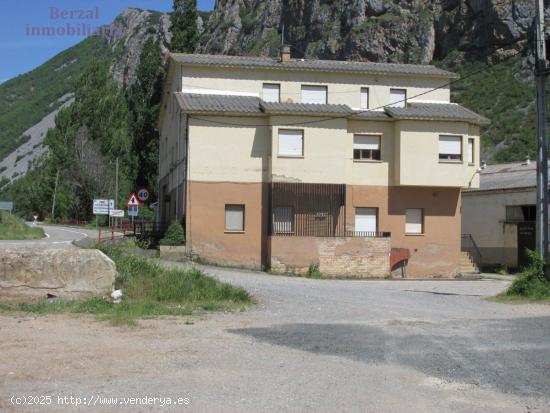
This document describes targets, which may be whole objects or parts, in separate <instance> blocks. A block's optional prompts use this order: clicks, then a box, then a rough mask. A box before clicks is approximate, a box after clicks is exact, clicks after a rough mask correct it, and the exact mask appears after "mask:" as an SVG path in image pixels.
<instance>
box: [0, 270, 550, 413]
mask: <svg viewBox="0 0 550 413" xmlns="http://www.w3.org/2000/svg"><path fill="white" fill-rule="evenodd" d="M169 265H177V264H169ZM205 270H206V271H207V272H208V273H209V274H211V275H212V276H214V277H217V278H219V279H221V280H224V281H228V282H231V283H234V284H239V285H242V286H243V287H245V288H247V289H248V290H249V291H250V292H252V293H253V294H254V296H255V297H256V299H257V301H258V304H257V305H256V306H254V307H253V308H251V309H250V310H249V311H246V312H240V313H239V312H237V313H224V314H210V315H207V316H200V317H199V316H197V317H190V318H164V319H160V320H145V321H142V322H141V323H140V326H139V327H138V328H135V329H128V328H115V327H110V326H109V325H107V324H104V323H100V322H97V321H95V320H93V319H92V318H89V317H85V316H81V317H75V316H69V315H48V316H28V315H0V343H1V348H2V351H1V352H0V411H8V412H12V411H13V412H21V411H36V412H43V411H55V412H57V411H75V410H76V411H86V412H87V411H94V412H95V411H98V412H112V411H119V410H120V411H131V412H141V411H157V410H161V411H198V412H249V411H250V412H271V411H273V412H280V411H289V412H335V411H337V412H432V411H441V412H468V413H470V412H550V392H549V391H548V389H549V388H550V306H548V305H508V304H500V303H494V302H489V301H486V300H485V299H484V297H486V296H490V295H494V294H496V293H498V292H499V291H501V290H503V289H504V288H505V287H506V286H507V285H508V282H506V281H500V280H490V281H435V280H432V281H351V280H350V281H345V280H343V281H342V280H340V281H336V280H309V279H301V278H290V277H278V276H270V275H266V274H261V273H255V272H249V271H239V270H229V269H220V268H208V267H206V268H205ZM12 395H19V396H40V395H53V396H54V398H53V400H52V404H51V405H49V406H44V405H42V406H25V407H20V406H14V405H12V404H11V402H10V397H11V396H12ZM58 396H74V397H80V398H81V400H80V401H81V402H83V400H84V399H86V403H91V404H92V406H82V405H81V406H79V407H76V406H74V405H68V406H67V405H59V404H58V401H59V400H58V398H57V397H58ZM144 396H154V397H170V398H171V399H172V400H175V399H176V398H178V397H181V398H182V400H183V403H184V404H182V405H178V406H174V405H171V406H165V407H164V408H161V407H160V401H156V405H153V404H152V402H151V403H150V404H149V405H143V404H142V405H138V406H136V405H133V406H129V405H126V406H125V405H118V406H117V407H116V408H115V407H113V406H100V405H99V404H100V403H101V402H104V401H105V400H104V399H98V398H97V397H118V399H117V402H118V403H128V400H123V399H121V398H122V397H144ZM184 398H188V399H187V402H188V404H185V399H184ZM89 400H91V402H90V401H89ZM74 401H75V402H76V399H75V400H74ZM137 402H138V401H136V403H137ZM140 402H141V403H143V402H145V400H144V399H141V401H140ZM180 402H181V401H180ZM94 403H95V404H96V405H95V406H93V404H94Z"/></svg>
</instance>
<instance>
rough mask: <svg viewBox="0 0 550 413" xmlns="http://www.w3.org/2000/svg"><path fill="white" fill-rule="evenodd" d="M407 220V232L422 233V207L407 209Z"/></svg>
mask: <svg viewBox="0 0 550 413" xmlns="http://www.w3.org/2000/svg"><path fill="white" fill-rule="evenodd" d="M405 220H406V223H405V232H406V233H407V234H422V210H421V209H407V210H406V217H405Z"/></svg>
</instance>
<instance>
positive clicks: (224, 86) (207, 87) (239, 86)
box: [182, 66, 450, 109]
mask: <svg viewBox="0 0 550 413" xmlns="http://www.w3.org/2000/svg"><path fill="white" fill-rule="evenodd" d="M182 76H183V77H182V89H183V90H184V91H186V92H190V93H208V92H210V93H215V92H216V91H218V92H219V93H222V92H223V93H230V92H233V93H243V94H249V95H254V96H258V97H261V93H262V84H263V83H270V82H271V83H281V102H287V101H292V102H301V86H302V85H326V86H328V103H331V104H345V105H349V106H350V107H352V108H354V109H358V108H359V107H360V90H361V87H369V92H370V97H369V107H370V108H376V107H379V106H382V105H387V104H388V103H389V101H390V88H405V89H407V97H408V98H411V97H413V96H414V95H417V94H420V93H424V92H426V91H428V90H430V89H433V88H437V87H439V88H440V89H437V90H434V91H432V92H430V93H427V94H425V95H423V96H421V97H418V98H417V99H416V100H418V101H421V100H422V101H438V102H449V101H450V91H449V86H444V87H441V86H443V85H446V84H447V83H448V79H444V78H443V79H442V78H425V77H411V76H372V75H361V74H346V73H330V72H303V71H284V72H283V71H278V70H257V69H254V70H249V69H235V68H223V69H221V68H217V67H196V66H183V69H182Z"/></svg>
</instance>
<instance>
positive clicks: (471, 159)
mask: <svg viewBox="0 0 550 413" xmlns="http://www.w3.org/2000/svg"><path fill="white" fill-rule="evenodd" d="M474 142H475V141H474V139H473V138H470V139H468V163H469V164H470V165H473V164H474Z"/></svg>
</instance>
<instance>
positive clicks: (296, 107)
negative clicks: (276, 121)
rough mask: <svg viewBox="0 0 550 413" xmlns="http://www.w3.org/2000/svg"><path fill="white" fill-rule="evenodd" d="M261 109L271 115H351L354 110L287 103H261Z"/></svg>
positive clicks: (331, 106)
mask: <svg viewBox="0 0 550 413" xmlns="http://www.w3.org/2000/svg"><path fill="white" fill-rule="evenodd" d="M260 107H261V109H262V110H263V111H264V112H265V113H270V114H284V113H289V114H294V113H304V114H311V115H317V114H341V115H345V114H351V113H353V112H354V111H353V109H352V108H350V107H349V106H348V105H330V104H316V103H285V102H280V103H279V102H263V101H261V102H260Z"/></svg>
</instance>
